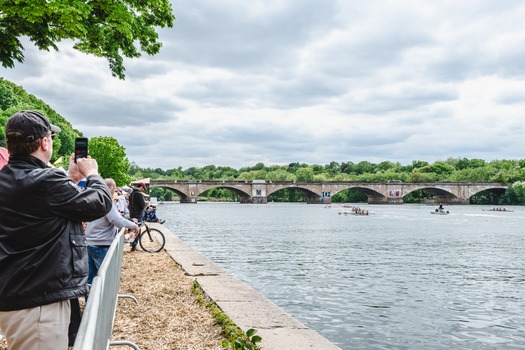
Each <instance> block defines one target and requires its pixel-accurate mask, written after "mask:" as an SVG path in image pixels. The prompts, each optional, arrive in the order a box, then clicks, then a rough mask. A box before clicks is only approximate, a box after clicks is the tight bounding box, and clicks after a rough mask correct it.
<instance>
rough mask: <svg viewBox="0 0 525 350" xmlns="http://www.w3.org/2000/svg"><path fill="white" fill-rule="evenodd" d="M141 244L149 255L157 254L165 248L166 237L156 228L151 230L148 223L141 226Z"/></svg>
mask: <svg viewBox="0 0 525 350" xmlns="http://www.w3.org/2000/svg"><path fill="white" fill-rule="evenodd" d="M139 244H140V247H141V248H142V250H144V251H145V252H149V253H157V252H160V251H161V250H162V248H164V245H165V244H166V237H164V234H163V233H162V232H161V231H160V230H159V229H156V228H151V227H149V225H148V224H147V222H145V221H142V222H141V223H140V224H139Z"/></svg>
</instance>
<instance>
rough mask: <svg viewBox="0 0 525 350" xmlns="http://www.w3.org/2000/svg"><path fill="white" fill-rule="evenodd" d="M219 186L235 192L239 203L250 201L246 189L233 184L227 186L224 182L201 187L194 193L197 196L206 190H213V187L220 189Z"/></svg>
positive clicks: (249, 195)
mask: <svg viewBox="0 0 525 350" xmlns="http://www.w3.org/2000/svg"><path fill="white" fill-rule="evenodd" d="M221 188H223V189H226V190H228V191H231V192H233V193H235V194H236V195H237V196H239V198H240V202H241V203H249V202H250V198H251V194H250V193H247V192H246V191H243V190H242V189H239V188H236V187H233V186H228V185H226V184H225V185H220V184H218V185H212V186H207V187H206V188H202V189H200V191H197V192H196V193H195V196H196V197H199V196H200V195H201V194H203V193H204V192H207V191H210V190H213V189H221Z"/></svg>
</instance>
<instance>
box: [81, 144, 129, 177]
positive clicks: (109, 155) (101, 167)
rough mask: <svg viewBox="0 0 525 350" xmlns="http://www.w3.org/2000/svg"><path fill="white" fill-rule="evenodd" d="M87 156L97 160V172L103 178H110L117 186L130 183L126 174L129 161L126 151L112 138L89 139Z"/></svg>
mask: <svg viewBox="0 0 525 350" xmlns="http://www.w3.org/2000/svg"><path fill="white" fill-rule="evenodd" d="M89 155H90V156H91V157H92V158H95V159H96V160H97V163H98V172H99V174H100V176H102V177H103V178H108V177H110V178H112V179H113V180H115V183H116V184H117V186H123V185H126V184H128V183H129V182H130V176H129V175H128V173H127V171H128V168H129V161H128V158H127V157H126V149H125V148H124V147H122V146H121V145H120V144H119V143H118V141H117V140H116V139H114V138H113V137H108V136H100V137H93V138H91V140H89Z"/></svg>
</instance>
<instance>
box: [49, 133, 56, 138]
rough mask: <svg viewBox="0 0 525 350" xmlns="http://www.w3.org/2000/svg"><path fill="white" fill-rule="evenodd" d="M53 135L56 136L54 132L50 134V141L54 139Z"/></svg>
mask: <svg viewBox="0 0 525 350" xmlns="http://www.w3.org/2000/svg"><path fill="white" fill-rule="evenodd" d="M55 135H56V134H55V133H54V132H51V135H50V136H51V140H54V139H55Z"/></svg>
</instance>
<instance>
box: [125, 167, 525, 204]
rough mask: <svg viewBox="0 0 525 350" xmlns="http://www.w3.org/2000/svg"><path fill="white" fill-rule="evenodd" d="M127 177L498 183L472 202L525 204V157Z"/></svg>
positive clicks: (221, 192) (217, 193)
mask: <svg viewBox="0 0 525 350" xmlns="http://www.w3.org/2000/svg"><path fill="white" fill-rule="evenodd" d="M128 173H129V175H130V176H131V177H133V178H134V179H141V178H151V179H155V180H157V179H158V180H203V181H208V180H236V181H243V180H248V181H251V180H266V181H358V182H387V181H392V180H398V181H403V182H436V181H439V182H497V183H504V184H507V185H510V186H509V188H508V190H507V191H506V193H505V194H504V195H496V194H494V193H492V192H489V191H485V192H482V193H480V194H478V195H476V196H474V197H473V198H472V200H471V201H472V203H475V204H521V205H523V204H525V159H522V160H493V161H490V162H487V161H485V160H483V159H467V158H449V159H447V160H445V161H436V162H434V163H429V162H426V161H419V160H415V161H412V163H411V164H409V165H402V164H400V163H399V162H395V163H394V162H390V161H384V162H381V163H378V164H376V163H371V162H368V161H362V162H359V163H354V162H343V163H339V162H335V161H332V162H330V163H329V164H326V165H319V164H305V163H290V164H288V165H272V166H266V165H264V164H263V163H257V164H256V165H254V166H252V167H243V168H240V169H238V170H237V169H234V168H231V167H224V166H215V165H207V166H204V167H201V168H198V167H190V168H188V169H182V167H178V168H174V169H168V170H163V169H160V168H156V169H152V168H140V167H139V166H138V165H136V164H132V165H131V167H130V169H129V172H128ZM152 195H155V196H157V197H160V198H165V199H167V200H169V199H168V198H172V196H173V193H172V191H170V190H168V189H161V188H157V189H152ZM203 196H204V197H208V198H214V199H220V200H232V201H236V200H238V197H237V196H236V195H235V194H234V193H233V192H231V191H229V190H227V189H213V190H210V191H208V193H205V194H203ZM429 196H431V194H430V193H428V192H426V191H424V190H420V191H415V192H413V193H411V194H409V195H407V196H406V197H405V198H404V201H405V202H406V203H418V202H421V201H423V200H424V199H426V198H428V197H429ZM268 199H269V200H273V201H287V202H288V201H290V202H296V201H304V200H305V197H304V195H302V193H300V192H299V191H298V190H293V189H285V190H281V191H278V192H277V193H275V194H272V195H271V196H270V197H269V198H268ZM366 200H367V197H366V195H365V194H363V193H361V192H359V191H357V190H346V191H342V192H341V193H339V194H337V195H335V196H334V197H333V198H332V201H333V202H366Z"/></svg>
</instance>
